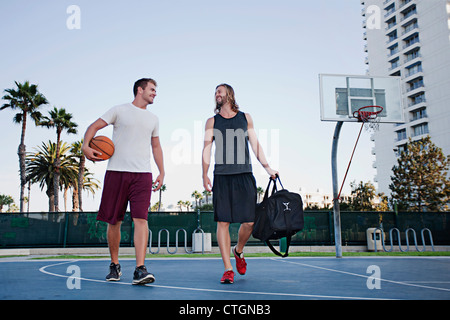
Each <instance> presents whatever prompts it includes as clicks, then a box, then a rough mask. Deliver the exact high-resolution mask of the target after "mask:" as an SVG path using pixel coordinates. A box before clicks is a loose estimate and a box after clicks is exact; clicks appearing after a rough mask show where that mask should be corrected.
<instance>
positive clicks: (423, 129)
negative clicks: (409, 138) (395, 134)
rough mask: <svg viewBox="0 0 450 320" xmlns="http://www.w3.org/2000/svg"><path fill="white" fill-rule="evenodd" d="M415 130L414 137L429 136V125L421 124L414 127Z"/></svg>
mask: <svg viewBox="0 0 450 320" xmlns="http://www.w3.org/2000/svg"><path fill="white" fill-rule="evenodd" d="M413 130H414V137H417V136H420V135H423V134H428V133H429V131H428V123H422V124H419V125H418V126H415V127H413Z"/></svg>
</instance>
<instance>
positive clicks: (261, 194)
mask: <svg viewBox="0 0 450 320" xmlns="http://www.w3.org/2000/svg"><path fill="white" fill-rule="evenodd" d="M264 192H265V191H264V189H263V188H261V187H258V188H256V194H257V195H258V203H259V202H261V196H263V195H264Z"/></svg>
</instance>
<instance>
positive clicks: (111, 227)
mask: <svg viewBox="0 0 450 320" xmlns="http://www.w3.org/2000/svg"><path fill="white" fill-rule="evenodd" d="M156 86H157V84H156V81H155V80H153V79H149V78H144V79H140V80H138V81H136V83H135V84H134V88H133V92H134V96H135V99H134V101H133V102H132V103H127V104H123V105H119V106H115V107H113V108H111V109H109V110H108V111H107V112H106V113H105V114H104V115H103V116H101V117H100V118H99V119H98V120H97V121H95V122H94V123H92V124H91V125H90V126H89V128H88V129H87V131H86V133H85V136H84V143H83V146H82V150H83V152H84V154H85V156H86V158H88V159H89V160H92V161H99V160H101V159H100V158H98V155H99V153H98V152H97V151H96V150H94V149H92V148H90V147H89V141H91V139H92V138H93V137H94V136H95V135H96V133H97V131H98V130H100V129H103V128H104V127H106V126H108V125H110V124H111V125H113V126H114V131H113V138H112V140H113V142H114V146H115V152H114V154H113V156H112V157H111V158H110V159H109V162H108V167H107V171H106V174H105V182H104V186H103V193H102V200H101V204H100V209H99V212H98V216H97V220H100V221H104V222H107V223H108V229H107V238H108V247H109V252H110V255H111V264H110V273H109V274H108V275H107V276H106V280H108V281H119V280H120V276H121V275H122V272H121V268H120V264H119V247H120V226H121V224H122V221H123V218H124V215H125V211H126V209H127V206H128V203H130V213H131V217H132V219H133V223H134V227H135V228H134V246H135V250H136V269H135V271H134V276H133V284H145V283H151V282H153V281H155V277H154V275H153V274H151V273H149V272H148V271H147V269H146V267H145V265H144V263H145V254H146V251H147V243H148V224H147V216H148V208H149V206H150V198H151V192H152V186H153V185H155V186H156V188H155V190H154V191H158V190H159V189H160V188H161V186H162V185H163V181H164V175H165V172H164V162H163V151H162V148H161V144H160V141H159V120H158V117H157V116H156V115H154V114H153V113H152V112H150V111H149V110H147V106H148V105H149V104H153V100H154V99H155V97H156ZM150 149H151V150H152V152H151V151H150ZM152 153H153V158H154V160H155V163H156V165H157V166H158V169H159V176H158V177H157V178H156V180H155V182H154V183H153V177H152V169H151V164H150V160H151V154H152Z"/></svg>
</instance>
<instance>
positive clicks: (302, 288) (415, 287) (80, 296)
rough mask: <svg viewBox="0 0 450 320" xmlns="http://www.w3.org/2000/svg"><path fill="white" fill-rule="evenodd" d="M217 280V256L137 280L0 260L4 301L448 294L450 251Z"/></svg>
mask: <svg viewBox="0 0 450 320" xmlns="http://www.w3.org/2000/svg"><path fill="white" fill-rule="evenodd" d="M247 262H248V270H247V274H246V275H244V276H241V275H239V274H236V276H235V282H234V284H231V285H225V284H220V282H219V280H220V277H221V276H222V274H221V272H222V269H223V264H222V261H221V259H220V258H176V257H174V258H167V259H165V258H156V259H147V261H146V265H147V268H148V269H149V272H151V273H153V274H154V275H155V277H156V281H155V282H154V283H153V284H149V285H144V286H135V285H132V284H131V282H132V277H133V271H134V265H135V260H134V259H123V260H121V261H120V263H121V266H122V273H123V275H122V279H121V281H120V282H106V281H105V276H106V274H107V273H108V272H109V260H108V259H97V260H91V259H86V260H84V259H83V260H50V259H49V260H30V259H26V260H25V259H24V258H17V259H15V258H3V259H0V275H1V277H0V300H16V299H21V300H23V299H26V300H28V299H33V300H94V299H95V300H99V299H100V300H115V299H120V300H122V299H133V300H136V299H146V300H317V299H319V300H391V299H394V300H397V299H399V300H427V299H432V300H449V299H450V273H449V272H448V271H449V270H450V257H404V258H403V257H382V258H380V257H355V258H353V257H345V258H342V259H336V258H334V257H323V258H322V257H321V258H296V257H292V258H284V259H282V258H275V257H274V258H247ZM233 263H234V262H233Z"/></svg>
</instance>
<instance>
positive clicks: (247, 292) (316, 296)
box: [39, 260, 394, 300]
mask: <svg viewBox="0 0 450 320" xmlns="http://www.w3.org/2000/svg"><path fill="white" fill-rule="evenodd" d="M78 261H80V260H72V261H66V262H61V263H56V264H50V265H47V266H43V267H41V268H39V271H40V272H42V273H45V274H48V275H51V276H55V277H61V278H69V277H70V276H69V275H65V274H58V273H53V272H50V271H47V270H46V269H47V268H50V267H54V266H58V265H62V264H68V263H75V262H78ZM73 278H74V279H80V280H83V281H90V282H99V283H110V284H121V285H130V286H132V285H133V284H132V283H129V282H109V281H106V280H98V279H89V278H82V277H73ZM145 286H147V287H155V288H164V289H175V290H188V291H202V292H217V293H233V294H253V295H266V296H267V295H268V296H288V297H304V298H322V299H350V300H394V299H384V298H383V299H381V298H380V299H378V298H365V297H347V296H328V295H312V294H299V293H298V294H297V293H281V292H258V291H237V290H219V289H202V288H191V287H175V286H163V285H155V284H147V285H145Z"/></svg>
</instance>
